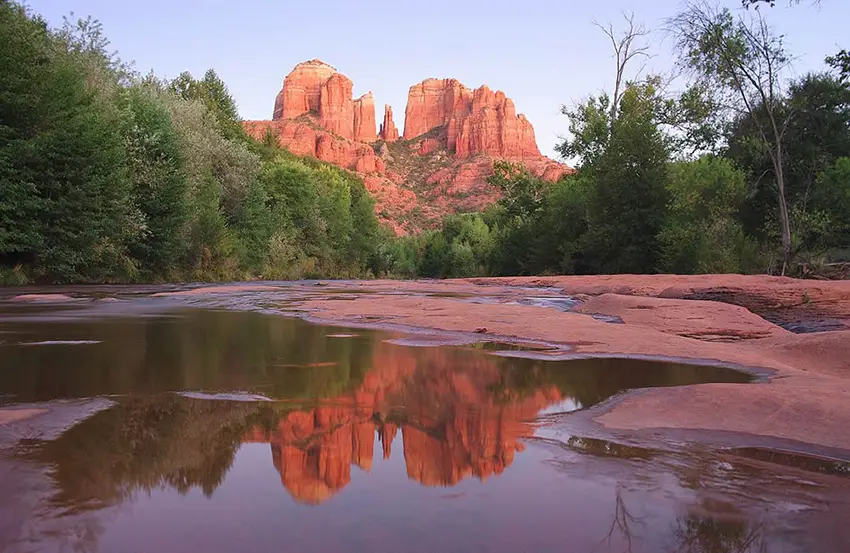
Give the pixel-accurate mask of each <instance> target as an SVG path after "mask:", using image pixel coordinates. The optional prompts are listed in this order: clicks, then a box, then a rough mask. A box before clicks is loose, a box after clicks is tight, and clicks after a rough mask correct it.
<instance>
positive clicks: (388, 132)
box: [380, 104, 398, 142]
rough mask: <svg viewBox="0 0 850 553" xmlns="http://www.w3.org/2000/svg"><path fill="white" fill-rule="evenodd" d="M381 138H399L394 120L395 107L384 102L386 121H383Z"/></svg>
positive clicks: (387, 139)
mask: <svg viewBox="0 0 850 553" xmlns="http://www.w3.org/2000/svg"><path fill="white" fill-rule="evenodd" d="M380 135H381V140H384V141H386V142H395V141H396V140H398V129H397V128H396V127H395V122H394V121H393V108H392V107H390V105H389V104H384V122H383V123H381V133H380Z"/></svg>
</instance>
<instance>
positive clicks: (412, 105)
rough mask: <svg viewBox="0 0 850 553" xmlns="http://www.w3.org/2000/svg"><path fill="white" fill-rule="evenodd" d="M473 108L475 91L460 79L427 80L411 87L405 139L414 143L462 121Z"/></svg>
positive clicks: (406, 115)
mask: <svg viewBox="0 0 850 553" xmlns="http://www.w3.org/2000/svg"><path fill="white" fill-rule="evenodd" d="M471 105H472V91H471V90H470V89H468V88H466V87H465V86H463V85H462V84H461V83H460V81H458V80H457V79H425V80H424V81H422V82H421V83H419V84H415V85H413V86H411V87H410V90H409V91H408V93H407V109H405V111H404V138H405V139H406V140H411V139H413V138H416V137H417V136H419V135H421V134H425V133H426V132H428V131H430V130H431V129H433V128H435V127H441V126H443V125H448V124H449V122H450V121H451V120H452V119H461V118H463V116H464V115H465V114H466V113H467V112H468V111H469V109H470V107H471ZM451 143H452V137H450V138H449V144H451Z"/></svg>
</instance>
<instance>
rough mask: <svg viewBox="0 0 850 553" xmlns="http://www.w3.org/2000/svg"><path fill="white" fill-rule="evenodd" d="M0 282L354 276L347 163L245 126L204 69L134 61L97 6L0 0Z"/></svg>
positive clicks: (354, 222) (371, 260)
mask: <svg viewBox="0 0 850 553" xmlns="http://www.w3.org/2000/svg"><path fill="white" fill-rule="evenodd" d="M0 36H2V37H3V40H2V41H0V74H2V75H3V78H2V79H0V186H2V201H0V282H6V283H23V282H28V281H35V282H133V281H165V280H169V281H174V280H177V281H179V280H221V279H239V278H249V277H265V278H302V277H309V276H363V275H366V274H368V273H370V272H371V271H372V265H374V264H375V262H376V260H377V259H378V257H377V254H378V245H379V243H381V242H382V241H384V240H385V232H384V231H382V229H381V228H380V227H379V225H378V222H377V220H376V218H375V215H374V213H373V201H372V199H371V197H370V196H369V194H368V193H367V191H366V189H365V187H364V186H363V183H362V182H361V181H360V180H359V179H358V178H357V177H356V176H355V175H353V174H352V173H349V172H347V171H344V170H341V169H338V168H335V167H332V166H328V165H325V164H321V163H319V162H315V161H311V160H305V159H299V158H297V157H295V156H292V155H290V154H288V153H287V152H285V151H282V150H279V149H277V148H275V147H273V146H270V145H268V144H260V143H257V142H255V141H253V140H251V139H249V138H248V137H247V136H246V135H245V133H244V131H243V130H242V126H241V122H240V120H239V115H238V112H237V109H236V105H235V103H234V102H233V99H232V98H231V97H230V95H229V93H228V91H227V87H226V86H225V85H224V83H223V82H222V81H221V79H219V77H218V76H217V75H216V74H215V72H214V71H208V72H207V73H206V74H205V75H204V76H203V78H201V79H195V78H193V77H192V76H191V75H189V74H188V73H184V74H182V75H180V76H179V77H178V78H176V79H174V80H173V81H164V80H160V79H157V78H156V77H154V76H150V75H149V76H146V77H141V76H139V75H136V74H134V73H133V72H132V71H130V70H129V68H128V67H127V66H126V65H124V64H122V63H121V62H120V60H118V59H117V58H116V57H115V56H114V55H113V54H111V53H110V52H109V50H108V42H107V40H106V39H105V38H104V35H103V32H102V29H101V27H100V25H99V24H98V23H97V22H96V21H93V20H91V19H89V20H84V21H80V22H77V23H70V22H66V24H65V25H64V26H63V27H62V28H61V29H50V28H49V27H48V26H47V24H46V23H45V22H44V21H43V20H42V19H41V18H40V17H38V16H37V15H34V14H32V13H31V12H29V11H28V10H27V9H26V8H24V7H22V6H21V5H18V4H16V3H13V2H0Z"/></svg>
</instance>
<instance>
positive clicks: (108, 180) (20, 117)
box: [0, 2, 132, 282]
mask: <svg viewBox="0 0 850 553" xmlns="http://www.w3.org/2000/svg"><path fill="white" fill-rule="evenodd" d="M0 31H2V32H0V34H2V36H3V41H0V60H2V61H0V71H1V72H2V74H3V79H0V81H2V82H1V83H0V189H2V190H3V191H4V200H3V202H2V207H0V253H2V256H3V258H4V259H6V260H8V261H10V262H16V261H21V260H24V261H27V262H28V263H31V264H32V267H33V274H34V276H36V277H37V278H44V279H48V280H52V281H62V282H71V281H92V280H117V279H121V278H126V276H127V274H129V273H131V272H132V264H131V263H130V262H129V258H128V257H127V255H126V247H125V238H126V236H125V233H126V228H127V226H128V225H127V217H128V213H127V211H128V210H127V206H128V197H129V191H128V188H127V178H126V172H125V168H124V152H123V149H122V137H121V134H120V128H121V125H120V118H119V114H118V111H117V110H116V109H114V107H113V106H110V105H109V104H108V103H107V102H106V101H105V99H104V98H103V96H102V95H100V94H99V93H98V90H97V89H95V88H93V87H92V86H90V83H89V80H90V79H89V77H90V73H88V72H87V69H88V67H87V66H86V65H85V64H83V63H81V62H80V59H79V58H78V57H75V56H74V54H73V52H69V50H68V49H67V47H66V46H67V45H66V44H65V43H63V42H62V41H61V40H58V39H57V38H55V37H54V36H53V35H52V34H51V33H50V32H49V31H48V29H47V26H46V24H45V23H44V21H42V20H41V19H39V18H38V17H35V16H31V15H30V14H29V13H28V12H27V11H26V10H25V9H24V8H23V7H21V6H19V5H17V4H15V3H11V2H3V3H0Z"/></svg>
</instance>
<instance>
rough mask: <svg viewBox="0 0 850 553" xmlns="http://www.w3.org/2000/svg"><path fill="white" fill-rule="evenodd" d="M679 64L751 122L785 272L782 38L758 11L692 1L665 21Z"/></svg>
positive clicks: (788, 244)
mask: <svg viewBox="0 0 850 553" xmlns="http://www.w3.org/2000/svg"><path fill="white" fill-rule="evenodd" d="M668 26H669V28H670V30H671V32H672V33H673V34H674V36H675V37H676V40H677V46H678V50H679V56H680V63H681V65H682V66H683V67H684V68H685V69H687V70H689V71H690V72H691V73H692V74H694V75H695V76H696V77H697V78H698V79H700V80H702V81H704V82H705V83H706V84H707V85H708V88H709V89H710V90H712V91H713V94H715V96H716V97H717V105H719V106H722V107H723V108H725V109H726V110H727V111H728V112H729V113H730V115H731V116H733V117H746V118H748V119H749V120H750V121H752V123H753V124H754V126H755V128H756V129H757V131H758V135H759V137H760V140H761V142H762V144H763V146H764V148H765V150H766V152H767V155H768V156H769V158H770V161H771V165H772V168H773V173H774V177H775V179H776V186H777V194H778V203H779V223H780V232H781V236H782V248H783V264H782V274H783V275H784V274H785V271H786V270H787V268H788V266H789V265H790V263H791V257H792V253H793V251H792V240H791V223H790V219H789V214H788V213H789V210H788V203H787V200H786V192H785V151H784V140H785V131H786V129H787V127H788V123H789V121H790V119H791V112H790V111H789V110H788V108H787V106H786V103H785V101H784V99H785V98H784V96H783V91H782V83H783V73H784V71H785V70H786V69H787V68H788V66H789V65H790V59H789V57H788V55H787V54H786V52H785V49H784V47H783V44H782V37H781V36H777V35H775V34H774V33H773V30H772V29H771V28H770V26H769V25H768V24H767V22H766V21H765V19H764V17H763V15H762V14H761V12H759V11H755V12H750V13H743V14H739V15H738V16H737V17H736V16H733V15H732V13H731V12H730V11H729V10H728V9H725V8H724V9H718V8H714V7H712V6H710V5H709V4H707V3H705V2H699V1H698V2H692V3H690V4H689V5H688V6H687V8H686V9H685V10H684V11H683V12H681V13H680V14H678V15H677V16H675V17H673V18H671V19H670V20H668Z"/></svg>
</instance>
